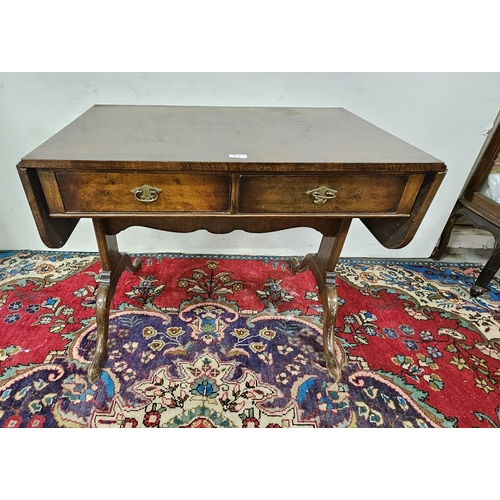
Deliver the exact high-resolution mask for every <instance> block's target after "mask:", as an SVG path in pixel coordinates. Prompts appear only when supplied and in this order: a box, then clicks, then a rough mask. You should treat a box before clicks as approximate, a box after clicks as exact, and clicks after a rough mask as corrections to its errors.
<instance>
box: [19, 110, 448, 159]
mask: <svg viewBox="0 0 500 500" xmlns="http://www.w3.org/2000/svg"><path fill="white" fill-rule="evenodd" d="M233 154H239V155H241V154H243V155H246V158H232V157H231V156H230V155H233ZM48 160H51V161H58V162H59V163H58V164H57V165H64V166H66V167H68V166H76V165H72V163H71V162H72V161H79V162H81V161H84V162H89V163H88V165H87V166H86V167H85V168H94V166H95V165H96V163H99V162H123V164H122V168H127V167H126V165H127V162H130V163H132V164H133V165H134V166H136V165H138V164H139V163H141V162H162V163H163V164H165V165H166V166H168V165H169V164H170V165H171V166H172V165H173V166H174V167H177V168H178V167H179V166H180V165H182V166H183V168H184V166H186V168H188V167H187V165H189V164H197V165H204V164H206V163H215V164H229V163H231V164H235V165H242V164H243V165H244V164H246V163H269V164H272V163H275V164H278V163H279V164H286V163H289V164H295V165H302V164H318V165H319V164H323V165H334V164H339V165H342V164H345V165H347V164H358V165H360V169H362V168H363V167H362V165H369V164H385V165H396V164H399V163H403V164H416V165H418V164H427V165H429V166H432V165H434V166H435V167H438V168H439V165H442V163H443V162H441V161H440V160H438V159H436V158H434V157H433V156H431V155H429V154H427V153H425V152H423V151H421V150H420V149H418V148H416V147H414V146H412V145H411V144H408V143H407V142H405V141H403V140H401V139H399V138H397V137H395V136H394V135H392V134H389V133H388V132H385V131H384V130H382V129H380V128H378V127H376V126H374V125H372V124H371V123H369V122H367V121H366V120H363V119H362V118H360V117H358V116H356V115H354V114H353V113H351V112H349V111H347V110H345V109H343V108H284V107H281V108H273V107H223V106H221V107H211V106H123V105H120V106H110V105H96V106H93V107H92V108H90V109H89V110H88V111H86V112H85V113H84V114H82V115H81V116H80V117H78V118H76V119H75V120H74V121H73V122H72V123H70V124H69V125H67V126H66V127H64V128H63V129H62V130H61V131H60V132H58V133H56V134H55V135H54V136H52V137H51V138H50V139H48V140H47V141H46V142H45V143H43V144H42V145H41V146H39V147H38V148H36V149H35V150H34V151H32V152H31V153H30V154H28V155H26V156H25V157H24V158H23V160H22V162H21V164H22V166H32V165H33V163H30V162H33V161H37V162H38V163H37V165H38V166H44V162H45V161H48ZM52 166H54V164H53V165H52ZM428 168H432V167H428Z"/></svg>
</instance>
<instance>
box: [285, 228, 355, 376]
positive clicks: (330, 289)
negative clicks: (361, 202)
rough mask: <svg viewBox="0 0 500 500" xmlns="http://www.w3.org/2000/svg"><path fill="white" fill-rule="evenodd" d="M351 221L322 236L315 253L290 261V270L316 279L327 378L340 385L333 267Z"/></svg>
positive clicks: (337, 306)
mask: <svg viewBox="0 0 500 500" xmlns="http://www.w3.org/2000/svg"><path fill="white" fill-rule="evenodd" d="M351 220H352V219H342V221H341V223H340V226H339V228H338V232H337V234H336V236H323V239H322V240H321V244H320V247H319V251H318V253H317V254H307V255H306V256H305V257H304V258H303V259H302V260H301V261H299V260H298V259H297V258H295V257H294V258H292V261H291V263H290V264H291V267H292V269H293V270H294V271H296V272H303V271H305V270H306V269H309V270H310V271H311V272H312V273H313V275H314V277H315V278H316V284H317V285H318V290H319V295H320V298H321V303H322V305H323V349H324V353H325V361H326V369H327V372H328V375H329V376H330V377H331V378H332V379H333V380H335V382H339V381H340V380H341V378H342V367H341V366H340V363H339V362H338V360H337V356H336V355H335V344H336V342H337V338H336V336H335V326H336V323H337V313H338V309H339V304H338V296H337V286H336V281H335V266H336V265H337V262H338V259H339V257H340V252H341V250H342V246H343V245H344V241H345V238H346V236H347V232H348V230H349V227H350V224H351Z"/></svg>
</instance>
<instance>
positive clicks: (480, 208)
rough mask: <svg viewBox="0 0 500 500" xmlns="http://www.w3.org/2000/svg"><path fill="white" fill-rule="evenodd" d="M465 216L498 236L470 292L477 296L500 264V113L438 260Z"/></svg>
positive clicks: (435, 254)
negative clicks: (459, 221) (457, 224)
mask: <svg viewBox="0 0 500 500" xmlns="http://www.w3.org/2000/svg"><path fill="white" fill-rule="evenodd" d="M462 216H465V217H466V218H467V219H468V220H469V221H470V222H471V223H472V224H473V225H474V226H475V227H477V228H479V229H484V230H486V231H488V232H490V233H491V234H492V235H493V236H494V238H495V246H494V248H493V252H492V254H491V256H490V258H489V260H488V262H487V263H486V264H485V265H484V267H483V269H482V271H481V273H480V274H479V276H478V277H477V279H476V282H475V283H474V285H473V286H472V288H471V289H470V294H471V295H472V296H473V297H477V296H478V295H481V294H482V293H484V292H485V291H486V287H487V286H488V283H489V282H490V281H491V280H492V278H493V277H494V276H495V274H496V272H497V271H498V268H499V267H500V113H498V115H497V117H496V120H495V123H494V124H493V127H492V128H491V130H490V131H489V133H488V137H487V138H486V141H485V142H484V144H483V147H482V148H481V151H480V152H479V155H478V157H477V159H476V162H475V163H474V166H473V167H472V170H471V173H470V174H469V177H468V179H467V181H466V183H465V186H464V188H463V190H462V194H461V195H460V197H459V199H458V201H457V203H456V204H455V206H454V208H453V211H452V213H451V215H450V217H449V218H448V222H447V223H446V225H445V227H444V229H443V232H442V234H441V237H440V240H439V243H438V245H437V246H436V248H435V249H434V251H433V253H432V255H431V257H432V258H433V259H434V260H439V259H441V257H442V256H443V255H444V253H445V251H446V248H447V246H448V243H449V241H450V237H451V233H452V230H453V227H454V226H455V223H456V222H457V221H458V219H460V218H461V217H462Z"/></svg>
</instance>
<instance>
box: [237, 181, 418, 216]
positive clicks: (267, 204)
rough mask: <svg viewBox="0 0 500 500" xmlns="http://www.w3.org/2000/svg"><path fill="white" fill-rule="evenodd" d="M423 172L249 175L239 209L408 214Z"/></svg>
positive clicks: (239, 210)
mask: <svg viewBox="0 0 500 500" xmlns="http://www.w3.org/2000/svg"><path fill="white" fill-rule="evenodd" d="M422 181H423V174H390V173H389V174H385V173H377V174H369V175H363V174H361V175H358V174H356V175H354V174H333V175H310V176H309V175H303V176H298V175H292V176H284V175H274V176H272V175H271V176H262V175H260V176H259V175H255V176H252V175H249V176H241V177H240V185H239V193H240V196H239V207H238V212H239V213H312V214H314V213H338V214H347V213H352V214H379V213H380V214H387V213H389V214H390V213H395V214H409V213H410V210H411V207H412V206H413V202H414V201H415V197H416V195H417V193H418V189H419V187H420V185H421V183H422Z"/></svg>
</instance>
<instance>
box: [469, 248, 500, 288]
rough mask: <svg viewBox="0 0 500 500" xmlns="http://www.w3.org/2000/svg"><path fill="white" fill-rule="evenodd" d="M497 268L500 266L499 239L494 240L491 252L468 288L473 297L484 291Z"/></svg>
mask: <svg viewBox="0 0 500 500" xmlns="http://www.w3.org/2000/svg"><path fill="white" fill-rule="evenodd" d="M498 268H500V239H499V240H496V241H495V247H494V249H493V254H492V255H491V257H490V258H489V259H488V262H486V264H485V265H484V267H483V270H482V271H481V273H480V274H479V276H478V277H477V280H476V282H475V283H474V286H473V287H472V288H471V289H470V290H469V292H470V294H471V295H472V296H473V297H477V296H479V295H481V294H483V293H484V292H486V287H487V286H488V283H489V282H490V281H491V280H492V279H493V277H494V276H495V274H496V273H497V271H498Z"/></svg>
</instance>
